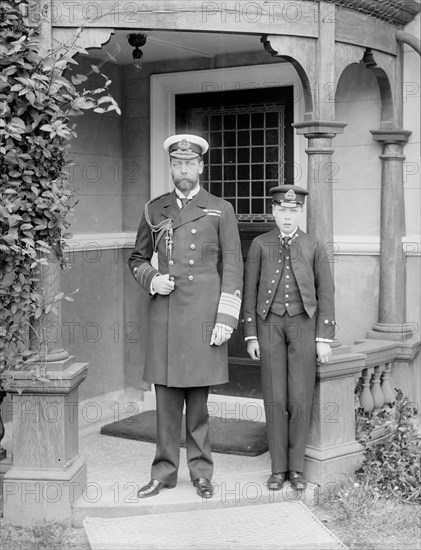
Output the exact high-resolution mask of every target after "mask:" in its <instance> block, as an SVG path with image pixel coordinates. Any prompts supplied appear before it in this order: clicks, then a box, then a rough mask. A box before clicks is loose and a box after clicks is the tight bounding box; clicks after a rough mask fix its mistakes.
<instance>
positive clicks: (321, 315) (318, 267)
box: [243, 228, 335, 340]
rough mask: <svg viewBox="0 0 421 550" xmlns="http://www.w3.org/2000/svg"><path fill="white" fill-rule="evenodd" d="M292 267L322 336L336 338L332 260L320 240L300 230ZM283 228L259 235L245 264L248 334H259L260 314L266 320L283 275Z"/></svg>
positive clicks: (245, 330) (246, 323) (244, 299)
mask: <svg viewBox="0 0 421 550" xmlns="http://www.w3.org/2000/svg"><path fill="white" fill-rule="evenodd" d="M290 256H291V267H292V270H293V272H294V275H295V278H296V280H297V284H298V287H299V290H300V294H301V299H302V301H303V305H304V309H305V311H306V312H307V314H308V316H309V317H310V318H313V317H314V318H315V329H316V330H315V333H316V337H318V338H328V339H332V340H333V339H334V335H335V320H334V319H335V301H334V284H333V278H332V273H331V270H330V262H329V259H328V257H327V255H326V252H325V250H324V248H323V246H322V245H320V243H318V242H317V241H316V240H315V239H313V238H312V237H311V236H310V235H308V234H307V233H305V232H304V231H302V230H301V229H300V228H298V229H297V233H296V238H294V240H293V242H292V243H291V247H290ZM282 261H283V259H282V252H281V247H280V246H279V229H278V228H276V229H273V230H272V231H269V232H268V233H265V234H263V235H259V236H258V237H256V238H255V239H254V240H253V242H252V244H251V246H250V249H249V253H248V258H247V262H246V266H245V270H246V272H245V286H244V298H243V316H244V317H243V322H244V334H245V336H246V337H247V336H257V317H256V316H259V317H260V318H261V319H263V320H265V319H266V317H267V315H268V313H269V311H270V307H271V304H272V301H273V299H274V297H275V293H276V288H277V286H278V283H279V281H280V278H281V274H282V268H281V263H282Z"/></svg>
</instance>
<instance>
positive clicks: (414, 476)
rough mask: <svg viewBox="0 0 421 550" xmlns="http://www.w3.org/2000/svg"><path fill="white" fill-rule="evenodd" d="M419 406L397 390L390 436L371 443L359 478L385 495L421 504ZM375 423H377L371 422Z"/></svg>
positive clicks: (359, 472) (362, 483)
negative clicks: (380, 441) (377, 442)
mask: <svg viewBox="0 0 421 550" xmlns="http://www.w3.org/2000/svg"><path fill="white" fill-rule="evenodd" d="M417 413H418V407H417V406H416V405H415V403H411V402H410V401H409V400H408V398H407V397H405V396H404V395H403V393H402V391H401V390H396V400H395V401H394V403H393V414H390V415H389V416H390V418H391V427H390V435H389V437H388V438H387V440H386V441H385V442H382V443H380V444H374V445H373V446H372V447H371V446H367V447H366V449H365V451H364V462H363V464H362V466H361V468H360V469H359V470H357V472H356V480H357V482H359V483H360V485H361V486H363V487H365V488H366V489H368V488H370V489H371V490H372V491H373V492H374V493H375V494H377V495H378V496H380V497H383V498H396V499H398V500H399V501H401V502H412V503H415V502H417V503H421V475H420V450H421V437H420V433H419V429H418V426H417V422H416V415H417ZM371 425H372V426H374V425H375V423H372V424H371Z"/></svg>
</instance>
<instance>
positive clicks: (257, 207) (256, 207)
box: [251, 199, 265, 214]
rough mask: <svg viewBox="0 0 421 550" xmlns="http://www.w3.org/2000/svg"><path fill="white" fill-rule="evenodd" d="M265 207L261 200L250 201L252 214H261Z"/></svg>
mask: <svg viewBox="0 0 421 550" xmlns="http://www.w3.org/2000/svg"><path fill="white" fill-rule="evenodd" d="M264 207H265V201H264V200H263V199H252V201H251V209H252V211H253V213H254V214H263V213H264Z"/></svg>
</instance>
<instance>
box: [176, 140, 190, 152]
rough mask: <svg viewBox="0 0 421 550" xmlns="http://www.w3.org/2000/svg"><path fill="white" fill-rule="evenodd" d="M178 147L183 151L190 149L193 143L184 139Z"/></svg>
mask: <svg viewBox="0 0 421 550" xmlns="http://www.w3.org/2000/svg"><path fill="white" fill-rule="evenodd" d="M178 148H179V149H181V150H182V151H188V150H189V149H190V148H191V143H189V142H188V141H187V139H182V140H181V141H180V142H179V143H178Z"/></svg>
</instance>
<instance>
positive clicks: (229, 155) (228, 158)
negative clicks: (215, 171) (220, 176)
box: [224, 149, 235, 164]
mask: <svg viewBox="0 0 421 550" xmlns="http://www.w3.org/2000/svg"><path fill="white" fill-rule="evenodd" d="M234 162H235V149H225V150H224V163H225V164H231V163H232V164H233V163H234Z"/></svg>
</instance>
